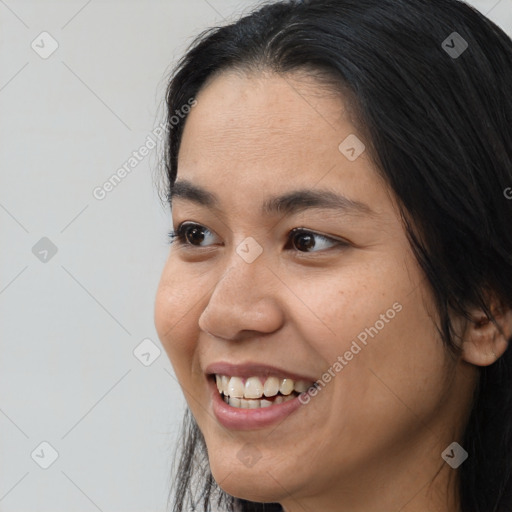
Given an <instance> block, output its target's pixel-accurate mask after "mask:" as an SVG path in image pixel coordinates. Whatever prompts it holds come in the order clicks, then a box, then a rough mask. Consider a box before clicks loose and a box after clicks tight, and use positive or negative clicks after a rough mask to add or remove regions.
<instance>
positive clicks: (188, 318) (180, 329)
mask: <svg viewBox="0 0 512 512" xmlns="http://www.w3.org/2000/svg"><path fill="white" fill-rule="evenodd" d="M183 275H184V274H183V273H182V272H179V269H176V268H175V265H173V264H172V262H168V263H167V264H166V267H165V269H164V271H163V274H162V277H161V279H160V283H159V286H158V290H157V294H156V298H155V316H154V320H155V327H156V330H157V333H158V337H159V338H160V341H161V342H162V345H163V346H164V348H165V351H166V352H167V355H168V357H169V359H170V361H171V363H172V365H173V367H174V369H175V371H176V374H177V376H178V378H180V377H181V374H182V372H183V368H184V366H188V367H189V368H190V364H191V361H192V359H193V356H194V351H195V340H196V339H197V332H196V331H197V322H196V323H195V326H196V327H194V319H196V316H195V315H197V311H198V309H197V308H198V307H200V304H198V299H200V296H201V294H198V293H197V288H194V286H192V287H190V286H188V285H187V282H186V280H185V279H184V278H183V277H181V276H183Z"/></svg>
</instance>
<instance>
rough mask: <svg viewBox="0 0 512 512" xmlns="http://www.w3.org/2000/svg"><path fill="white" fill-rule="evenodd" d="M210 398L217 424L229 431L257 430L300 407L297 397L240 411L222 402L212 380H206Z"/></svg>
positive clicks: (279, 420)
mask: <svg viewBox="0 0 512 512" xmlns="http://www.w3.org/2000/svg"><path fill="white" fill-rule="evenodd" d="M253 375H254V374H253ZM207 382H208V385H209V387H210V392H211V397H212V407H213V414H214V415H215V417H216V418H217V420H218V422H219V423H220V424H221V425H223V426H224V427H226V428H228V429H230V430H257V429H262V428H265V427H268V426H270V425H273V424H275V423H278V422H281V421H283V420H284V419H285V418H286V417H287V416H289V415H290V414H292V413H293V412H295V411H296V410H297V409H298V408H299V407H300V406H301V405H303V404H302V403H301V401H300V400H299V398H300V397H301V396H302V395H303V394H304V393H301V394H300V395H297V396H296V397H295V398H294V399H293V400H289V401H288V402H283V403H281V404H277V405H270V406H269V407H262V408H259V409H242V408H238V407H232V406H231V405H229V404H227V403H226V402H224V400H223V399H222V398H221V396H220V393H219V391H218V389H217V384H216V383H215V380H214V379H213V378H211V376H210V377H208V378H207Z"/></svg>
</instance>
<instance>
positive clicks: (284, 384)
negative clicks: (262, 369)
mask: <svg viewBox="0 0 512 512" xmlns="http://www.w3.org/2000/svg"><path fill="white" fill-rule="evenodd" d="M215 379H216V381H217V389H218V390H219V393H223V394H224V396H230V397H232V398H261V397H262V396H267V397H269V396H275V395H277V394H278V393H281V394H282V395H289V394H291V392H292V391H296V392H297V393H302V392H304V391H306V390H307V389H308V388H309V387H310V384H309V383H308V382H306V381H303V380H299V381H297V382H295V381H293V380H292V379H278V378H277V377H267V378H266V379H265V381H264V382H262V380H261V379H260V377H249V378H248V379H246V380H245V383H244V380H243V379H242V378H241V377H228V376H227V375H215Z"/></svg>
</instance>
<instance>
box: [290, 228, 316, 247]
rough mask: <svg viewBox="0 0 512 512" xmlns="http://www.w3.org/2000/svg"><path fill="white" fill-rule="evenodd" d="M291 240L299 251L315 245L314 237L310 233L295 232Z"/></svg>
mask: <svg viewBox="0 0 512 512" xmlns="http://www.w3.org/2000/svg"><path fill="white" fill-rule="evenodd" d="M293 241H294V244H295V247H296V248H297V249H299V251H307V250H309V249H313V248H314V247H315V237H314V236H313V235H312V234H311V233H306V232H303V233H300V232H299V233H295V234H294V236H293Z"/></svg>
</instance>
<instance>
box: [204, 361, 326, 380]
mask: <svg viewBox="0 0 512 512" xmlns="http://www.w3.org/2000/svg"><path fill="white" fill-rule="evenodd" d="M205 373H206V374H207V376H210V375H212V374H217V375H227V376H229V377H242V378H249V377H265V378H266V377H277V378H280V379H293V380H294V381H295V382H297V381H299V380H305V381H306V382H312V383H313V382H315V381H316V380H317V379H316V378H312V377H310V376H307V375H299V374H297V373H293V372H289V371H287V370H284V369H282V368H278V367H277V366H271V365H267V364H261V363H253V362H248V363H244V364H233V363H228V362H224V361H219V362H217V363H212V364H209V365H208V366H207V367H206V368H205Z"/></svg>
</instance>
